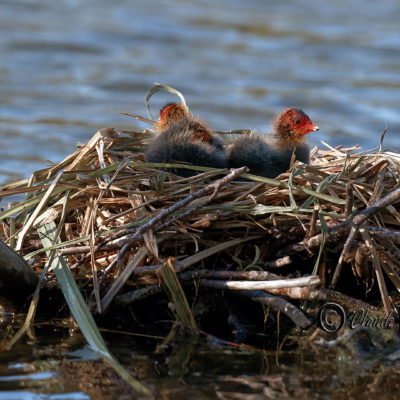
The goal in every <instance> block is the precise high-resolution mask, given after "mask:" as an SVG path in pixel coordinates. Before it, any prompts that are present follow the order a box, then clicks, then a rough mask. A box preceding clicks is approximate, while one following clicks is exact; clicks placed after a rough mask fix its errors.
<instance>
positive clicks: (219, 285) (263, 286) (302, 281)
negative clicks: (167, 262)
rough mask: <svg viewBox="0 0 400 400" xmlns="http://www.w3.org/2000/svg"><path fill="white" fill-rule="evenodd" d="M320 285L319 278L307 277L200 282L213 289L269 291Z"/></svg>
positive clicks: (208, 280)
mask: <svg viewBox="0 0 400 400" xmlns="http://www.w3.org/2000/svg"><path fill="white" fill-rule="evenodd" d="M320 283H321V279H320V278H319V276H307V277H303V278H293V279H280V280H273V281H227V280H225V281H222V280H213V279H204V280H202V281H201V284H202V285H203V286H207V287H212V288H215V289H231V290H269V289H280V288H283V287H298V286H318V285H320Z"/></svg>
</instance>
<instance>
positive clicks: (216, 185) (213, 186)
mask: <svg viewBox="0 0 400 400" xmlns="http://www.w3.org/2000/svg"><path fill="white" fill-rule="evenodd" d="M246 172H248V168H247V167H241V168H237V169H234V170H232V172H231V173H230V174H229V175H226V176H224V177H223V178H221V179H218V180H216V181H215V182H213V183H210V184H209V185H207V186H205V187H204V188H202V189H200V190H198V191H197V192H194V193H192V194H191V195H189V196H187V197H185V198H184V199H182V200H181V201H178V202H177V203H175V204H174V205H172V206H171V207H168V208H166V209H165V210H163V211H161V212H160V213H159V214H157V215H156V216H155V217H154V218H152V219H151V220H150V221H148V222H146V223H145V224H143V225H142V226H140V227H139V228H132V229H126V230H124V231H122V232H118V233H116V234H114V235H111V236H109V237H108V238H106V239H104V240H102V241H101V242H100V243H99V244H98V245H97V246H96V247H95V249H94V252H97V251H99V250H100V249H101V248H102V247H104V246H105V245H106V244H107V243H108V242H110V241H112V240H116V239H118V238H121V237H123V236H127V235H130V234H131V233H133V235H132V236H131V237H129V238H127V239H125V240H124V241H123V243H122V249H121V251H120V254H121V253H122V254H121V256H120V255H118V257H117V258H116V259H115V260H113V265H111V266H110V265H109V266H108V267H107V268H109V269H111V268H113V267H114V265H115V264H116V263H118V262H119V261H120V259H121V258H122V257H123V256H124V255H125V254H126V252H127V251H128V250H129V248H130V246H131V245H132V244H133V243H134V242H135V241H137V240H141V239H142V236H141V235H142V234H143V233H144V232H145V231H147V230H148V229H150V228H153V227H154V225H156V224H157V223H159V222H160V221H162V220H163V219H164V218H165V217H167V216H168V215H170V214H172V213H173V212H175V211H176V210H178V209H180V208H182V207H184V206H186V205H187V204H188V203H190V202H192V201H193V200H195V199H196V198H199V197H202V196H203V195H206V194H207V193H209V192H210V191H212V190H213V191H214V193H213V194H212V196H211V198H210V199H209V200H212V198H213V197H214V196H215V195H216V192H217V191H218V190H219V189H220V188H221V186H223V185H224V184H226V183H228V182H230V181H231V180H233V179H235V178H236V177H237V176H239V175H241V174H244V173H246ZM201 206H202V204H200V205H199V207H201ZM196 209H197V208H194V209H192V212H193V211H195V210H196ZM173 221H174V220H171V223H172V222H173ZM168 225H169V224H168ZM168 225H166V224H164V225H161V226H159V227H158V228H155V229H153V231H154V232H156V231H157V230H160V229H162V228H165V227H166V226H168ZM89 257H90V254H86V256H85V257H84V258H83V259H82V260H79V261H78V262H77V263H76V264H75V265H74V266H73V267H76V266H78V265H81V264H82V263H84V262H87V261H88V260H89V259H90V258H89Z"/></svg>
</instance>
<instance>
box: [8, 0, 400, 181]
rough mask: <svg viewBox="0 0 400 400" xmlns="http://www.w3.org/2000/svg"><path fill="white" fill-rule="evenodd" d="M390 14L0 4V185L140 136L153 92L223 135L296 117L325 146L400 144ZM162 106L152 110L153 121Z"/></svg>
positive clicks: (265, 4) (242, 6) (397, 68)
mask: <svg viewBox="0 0 400 400" xmlns="http://www.w3.org/2000/svg"><path fill="white" fill-rule="evenodd" d="M399 15H400V3H398V2H397V1H395V0H383V1H380V2H379V3H376V2H372V1H367V2H365V1H361V0H355V1H349V0H337V1H335V2H331V3H329V4H328V3H326V4H325V3H324V5H323V6H319V7H316V6H315V5H314V4H312V3H310V2H308V1H306V0H295V1H292V2H290V3H281V2H274V1H265V0H250V1H247V2H241V1H239V0H230V1H228V2H223V3H218V2H214V1H211V0H201V1H196V2H194V1H183V0H172V1H169V2H168V3H166V2H165V1H162V0H152V1H148V2H140V1H128V0H122V1H119V2H113V3H110V2H107V1H106V0H97V1H94V0H91V1H85V2H78V1H73V0H62V1H58V2H52V1H49V0H40V1H35V2H32V1H29V0H13V1H3V2H1V3H0V54H1V61H0V89H1V96H0V124H1V125H0V140H1V142H2V146H1V148H0V183H1V182H4V181H5V180H10V179H15V178H17V177H25V176H27V174H29V173H30V172H32V171H33V170H35V169H39V168H41V167H42V166H43V164H45V163H46V162H47V160H53V161H59V160H61V159H62V158H64V157H65V156H66V155H67V154H70V153H71V152H72V150H73V147H74V145H75V143H76V142H77V141H82V142H84V141H86V140H88V139H89V137H91V135H92V134H93V133H94V132H95V131H96V130H97V129H98V128H101V127H105V126H115V127H117V128H123V129H126V128H132V129H143V128H144V127H145V126H144V125H142V124H140V123H138V122H136V121H134V120H132V119H129V118H127V117H123V116H120V115H119V114H118V111H120V110H123V111H130V112H135V113H142V114H143V115H144V114H145V109H144V103H143V98H144V94H145V92H146V91H147V90H148V88H149V87H150V86H151V85H152V83H153V82H154V81H157V82H162V83H165V84H169V85H172V86H175V87H177V88H178V89H180V90H181V91H182V92H183V93H184V94H185V95H186V97H187V100H188V102H189V104H190V105H191V107H192V110H193V111H194V112H195V113H198V114H199V115H200V116H201V117H202V118H203V119H205V120H206V121H208V122H209V123H210V125H211V126H213V127H215V129H218V130H228V129H237V128H254V129H258V130H264V131H265V130H268V129H269V122H268V121H269V120H270V119H271V117H272V115H273V114H274V113H276V112H279V111H281V110H282V109H283V108H284V107H286V106H299V107H301V108H303V109H304V110H305V111H306V112H307V113H308V114H309V115H310V116H311V118H312V119H313V121H315V123H317V124H318V125H319V126H320V127H321V131H320V133H318V135H313V136H312V137H311V138H310V139H311V141H312V142H313V143H315V144H316V143H319V141H320V140H321V139H323V140H326V141H328V142H329V143H330V144H332V145H338V144H345V145H350V144H351V145H352V144H355V143H359V144H361V145H362V146H363V147H367V148H368V147H373V146H375V145H376V144H377V143H378V141H379V137H380V134H381V132H382V130H383V129H384V128H385V126H387V127H388V134H387V137H386V139H385V140H386V145H387V146H392V147H396V146H397V136H398V133H399V130H400V113H399V109H400V74H399V72H400V57H399V55H400V52H399V50H400V41H399V40H398V16H399ZM164 100H165V99H164V98H163V97H162V96H159V97H158V98H157V99H155V100H154V101H153V105H154V107H156V108H157V107H159V106H160V105H161V104H162V103H163V102H164Z"/></svg>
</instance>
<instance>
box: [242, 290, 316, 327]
mask: <svg viewBox="0 0 400 400" xmlns="http://www.w3.org/2000/svg"><path fill="white" fill-rule="evenodd" d="M234 293H237V294H239V295H241V296H245V297H249V298H250V299H251V300H253V301H256V302H258V303H261V304H265V305H267V306H269V307H271V308H273V309H275V310H277V311H281V312H282V313H284V314H286V315H287V316H288V317H289V318H290V319H291V320H292V321H293V322H294V323H295V324H296V326H298V327H300V328H302V329H306V328H308V327H309V326H311V321H310V320H309V319H308V318H307V317H306V316H305V315H304V314H303V312H302V311H301V310H299V309H298V308H297V307H295V306H294V305H293V304H291V303H290V302H288V301H287V300H285V299H282V298H280V297H276V296H273V295H271V294H269V293H265V292H263V291H261V290H248V291H242V290H238V291H235V292H234Z"/></svg>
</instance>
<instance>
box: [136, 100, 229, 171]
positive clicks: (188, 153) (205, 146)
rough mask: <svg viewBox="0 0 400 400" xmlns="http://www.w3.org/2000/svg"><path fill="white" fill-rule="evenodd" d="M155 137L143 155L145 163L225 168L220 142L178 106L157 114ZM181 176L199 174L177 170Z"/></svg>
mask: <svg viewBox="0 0 400 400" xmlns="http://www.w3.org/2000/svg"><path fill="white" fill-rule="evenodd" d="M154 128H155V133H156V135H157V136H156V137H155V138H154V140H153V141H152V142H151V143H150V144H149V146H148V148H147V150H146V151H145V153H144V157H145V160H146V161H148V162H154V163H174V164H176V163H180V162H182V163H187V164H192V165H197V166H205V167H211V168H226V167H227V161H226V156H225V149H224V146H223V143H222V141H221V140H220V139H219V138H217V137H216V136H214V135H213V134H212V132H211V130H210V129H209V128H208V127H207V125H206V124H205V123H204V122H203V121H201V120H199V119H197V118H195V117H194V116H193V114H192V113H190V112H188V111H186V110H185V108H184V107H183V106H182V105H180V104H175V103H170V104H167V105H166V106H164V107H163V108H162V109H161V111H160V118H159V121H158V122H157V123H156V124H155V125H154ZM173 172H175V173H177V174H178V175H180V176H184V177H187V176H193V175H196V174H197V173H198V172H197V171H194V170H190V169H184V168H178V169H174V170H173Z"/></svg>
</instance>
